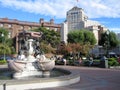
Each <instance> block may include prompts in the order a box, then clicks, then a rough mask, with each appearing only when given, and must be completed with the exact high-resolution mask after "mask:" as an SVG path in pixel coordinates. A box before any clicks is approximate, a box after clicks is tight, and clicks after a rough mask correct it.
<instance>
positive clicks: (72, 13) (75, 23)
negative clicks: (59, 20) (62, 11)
mask: <svg viewBox="0 0 120 90" xmlns="http://www.w3.org/2000/svg"><path fill="white" fill-rule="evenodd" d="M66 16H67V17H66V18H67V22H68V31H71V30H79V29H81V28H84V21H86V20H87V16H86V15H85V13H84V10H83V9H82V8H78V7H77V6H75V7H73V8H72V9H71V10H69V11H68V12H67V15H66Z"/></svg>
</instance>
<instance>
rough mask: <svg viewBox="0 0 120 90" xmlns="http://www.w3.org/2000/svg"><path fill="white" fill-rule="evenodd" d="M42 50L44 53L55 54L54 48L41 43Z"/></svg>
mask: <svg viewBox="0 0 120 90" xmlns="http://www.w3.org/2000/svg"><path fill="white" fill-rule="evenodd" d="M40 48H41V50H42V51H43V52H44V53H55V50H54V48H52V47H51V46H50V45H47V44H44V43H41V44H40Z"/></svg>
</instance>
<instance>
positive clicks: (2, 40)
mask: <svg viewBox="0 0 120 90" xmlns="http://www.w3.org/2000/svg"><path fill="white" fill-rule="evenodd" d="M1 36H2V43H3V45H4V42H5V41H3V38H4V34H3V33H2V34H1ZM3 52H4V60H5V51H4V50H3Z"/></svg>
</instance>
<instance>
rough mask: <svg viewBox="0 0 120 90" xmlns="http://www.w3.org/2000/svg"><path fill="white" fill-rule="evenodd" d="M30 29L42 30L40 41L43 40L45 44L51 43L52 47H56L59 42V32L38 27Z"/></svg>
mask: <svg viewBox="0 0 120 90" xmlns="http://www.w3.org/2000/svg"><path fill="white" fill-rule="evenodd" d="M32 31H36V32H42V37H41V42H44V43H45V44H48V45H51V46H52V47H57V45H58V44H59V43H60V34H59V33H58V32H55V31H54V30H50V29H46V28H45V27H39V28H37V29H34V30H32Z"/></svg>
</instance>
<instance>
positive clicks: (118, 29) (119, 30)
mask: <svg viewBox="0 0 120 90" xmlns="http://www.w3.org/2000/svg"><path fill="white" fill-rule="evenodd" d="M109 30H110V31H114V32H115V33H120V28H109Z"/></svg>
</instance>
